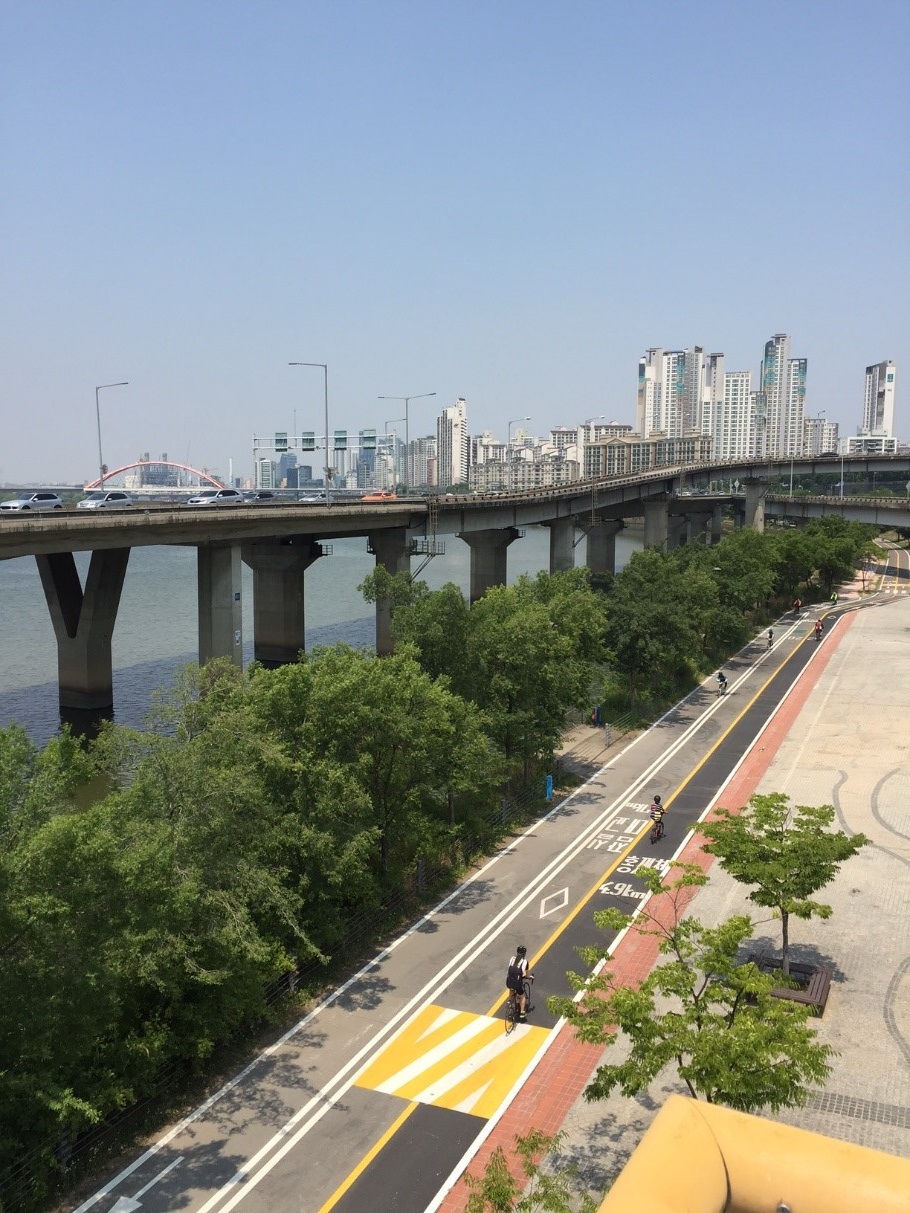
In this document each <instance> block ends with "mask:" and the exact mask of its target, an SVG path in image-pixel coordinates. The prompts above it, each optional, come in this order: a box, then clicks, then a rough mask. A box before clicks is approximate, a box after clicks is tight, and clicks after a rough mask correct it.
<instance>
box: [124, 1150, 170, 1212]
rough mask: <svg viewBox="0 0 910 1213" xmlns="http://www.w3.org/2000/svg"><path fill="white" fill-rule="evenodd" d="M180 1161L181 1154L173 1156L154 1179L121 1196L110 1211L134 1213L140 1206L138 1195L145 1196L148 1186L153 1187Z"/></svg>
mask: <svg viewBox="0 0 910 1213" xmlns="http://www.w3.org/2000/svg"><path fill="white" fill-rule="evenodd" d="M182 1162H183V1155H182V1154H181V1155H180V1157H179V1158H175V1159H174V1161H173V1162H172V1163H168V1165H167V1166H166V1167H165V1168H164V1170H163V1171H159V1172H158V1174H157V1175H156V1176H155V1178H154V1179H151V1180H149V1182H148V1183H147V1184H146V1185H145V1187H144V1188H140V1189H139V1191H138V1192H137V1193H136V1195H135V1196H121V1197H120V1198H119V1200H118V1201H117V1203H116V1204H115V1205H114V1207H113V1209H111V1213H136V1210H137V1209H138V1208H140V1207H141V1206H142V1201H141V1200H140V1199H139V1197H140V1196H145V1194H146V1192H147V1191H148V1190H149V1188H154V1186H155V1184H156V1183H158V1181H159V1180H161V1179H164V1177H165V1175H167V1173H168V1171H173V1169H174V1167H176V1166H177V1165H178V1164H179V1163H182Z"/></svg>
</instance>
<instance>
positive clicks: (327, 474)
mask: <svg viewBox="0 0 910 1213" xmlns="http://www.w3.org/2000/svg"><path fill="white" fill-rule="evenodd" d="M288 366H321V367H322V373H323V375H324V376H325V468H324V479H323V487H324V488H325V503H326V505H328V504H329V479H330V473H331V471H332V469H331V467H330V466H329V368H328V367H327V366H326V364H325V363H324V362H289V363H288Z"/></svg>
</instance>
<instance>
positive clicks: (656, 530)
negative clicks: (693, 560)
mask: <svg viewBox="0 0 910 1213" xmlns="http://www.w3.org/2000/svg"><path fill="white" fill-rule="evenodd" d="M643 505H644V546H645V547H659V548H662V549H664V551H666V548H667V543H669V540H670V514H669V512H667V503H666V501H645V502H644V503H643Z"/></svg>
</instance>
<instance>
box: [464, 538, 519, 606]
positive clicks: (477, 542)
mask: <svg viewBox="0 0 910 1213" xmlns="http://www.w3.org/2000/svg"><path fill="white" fill-rule="evenodd" d="M458 538H459V539H463V540H464V541H465V543H466V544H467V545H468V547H469V548H470V549H471V593H470V596H471V601H472V602H477V600H478V599H479V598H483V596H484V594H485V593H486V592H487V590H489V589H490V588H491V587H492V586H494V585H505V584H506V578H507V575H508V560H507V556H506V553H507V551H508V547H509V544H510V543H514V542H515V540H516V539H518V538H520V535H519V532H518V531H517V530H516V529H515V527H513V526H507V527H503V528H499V527H496V528H495V529H494V528H491V529H490V530H486V531H461V532H460V533H459V535H458Z"/></svg>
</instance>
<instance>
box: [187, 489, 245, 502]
mask: <svg viewBox="0 0 910 1213" xmlns="http://www.w3.org/2000/svg"><path fill="white" fill-rule="evenodd" d="M186 504H187V505H243V493H241V492H240V490H239V489H203V490H202V492H201V493H194V494H193V496H192V497H190V498H188V499H187V503H186Z"/></svg>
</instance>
